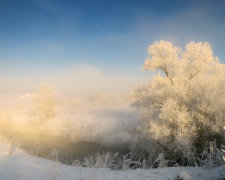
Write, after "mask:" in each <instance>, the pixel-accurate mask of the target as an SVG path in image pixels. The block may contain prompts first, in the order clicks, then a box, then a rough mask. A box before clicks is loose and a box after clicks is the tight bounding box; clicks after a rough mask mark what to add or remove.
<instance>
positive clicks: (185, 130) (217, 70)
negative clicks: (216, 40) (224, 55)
mask: <svg viewBox="0 0 225 180" xmlns="http://www.w3.org/2000/svg"><path fill="white" fill-rule="evenodd" d="M148 53H149V55H150V57H148V58H147V59H146V61H145V63H144V67H143V70H159V71H160V73H159V74H158V75H157V76H155V77H153V78H152V79H151V80H150V82H149V83H148V84H146V85H144V86H141V87H137V88H136V89H135V90H134V94H133V97H134V106H135V107H136V108H137V109H138V111H139V117H140V121H141V124H142V129H141V131H142V134H144V136H145V138H146V139H149V140H151V141H152V142H154V143H155V144H157V145H158V147H159V148H160V149H161V150H162V151H163V152H164V153H165V158H170V159H171V160H174V161H175V162H178V163H179V164H180V165H196V163H197V164H198V162H196V161H195V159H196V156H197V157H199V156H200V154H202V153H203V151H204V150H205V149H206V148H207V142H208V141H214V140H216V141H215V142H216V144H217V146H218V145H221V144H223V143H224V129H223V127H224V125H225V109H224V107H225V66H224V65H223V64H220V63H219V60H218V58H216V57H214V56H213V51H212V49H211V47H210V45H209V43H207V42H205V43H202V42H199V43H195V42H190V43H188V44H187V45H186V48H185V49H184V50H181V49H180V48H178V47H174V46H173V45H172V43H170V42H166V41H160V42H156V43H154V44H153V45H151V46H149V48H148Z"/></svg>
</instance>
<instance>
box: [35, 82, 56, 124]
mask: <svg viewBox="0 0 225 180" xmlns="http://www.w3.org/2000/svg"><path fill="white" fill-rule="evenodd" d="M55 108H56V91H55V90H54V89H53V88H52V87H51V86H50V85H49V84H47V83H42V84H40V86H39V88H38V92H37V94H36V98H35V110H34V111H35V112H34V113H35V118H37V121H38V122H39V123H42V122H44V121H46V120H48V119H50V118H52V117H54V116H55Z"/></svg>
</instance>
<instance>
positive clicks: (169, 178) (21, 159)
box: [0, 141, 225, 180]
mask: <svg viewBox="0 0 225 180" xmlns="http://www.w3.org/2000/svg"><path fill="white" fill-rule="evenodd" d="M9 147H10V145H9V144H7V143H6V142H3V141H1V142H0V180H14V179H15V180H128V179H132V180H154V179H156V180H161V179H162V180H174V179H175V178H176V177H177V176H178V175H181V176H183V177H184V179H194V180H198V179H200V180H213V179H219V178H221V177H222V174H223V173H224V172H225V166H222V167H219V168H216V169H210V170H208V169H204V168H193V167H172V168H159V169H149V170H141V169H137V170H127V171H113V170H109V169H93V168H82V167H74V166H68V165H63V164H59V163H56V162H53V161H50V160H46V159H42V158H38V157H34V156H31V155H29V154H26V153H24V152H22V151H21V150H20V149H16V150H15V151H14V152H13V153H12V154H9Z"/></svg>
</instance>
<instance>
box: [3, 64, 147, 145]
mask: <svg viewBox="0 0 225 180" xmlns="http://www.w3.org/2000/svg"><path fill="white" fill-rule="evenodd" d="M11 78H12V77H11ZM12 79H13V81H4V82H3V83H4V86H3V87H2V89H5V91H3V90H2V93H1V97H2V98H1V99H2V101H1V111H0V119H1V123H2V128H1V129H2V130H3V131H4V133H6V134H8V136H11V135H9V134H13V133H22V132H23V133H24V132H26V133H31V134H46V135H53V136H62V137H64V138H66V139H67V140H69V141H72V142H84V141H87V142H94V143H98V144H100V145H104V146H121V147H123V146H125V147H126V148H128V146H129V143H130V142H131V141H132V139H135V133H136V128H137V127H138V123H139V121H138V115H137V111H136V110H135V108H134V107H132V106H131V105H132V97H131V90H132V88H133V87H134V86H135V85H137V84H141V82H142V83H143V82H144V81H147V80H145V79H140V78H134V77H123V76H109V75H105V74H104V73H103V72H101V71H100V70H98V69H97V68H94V67H90V66H87V65H79V66H77V67H72V68H68V70H64V71H60V72H58V73H53V74H50V75H47V76H45V77H44V76H43V77H39V78H36V80H35V79H34V81H32V77H20V76H18V77H13V78H12ZM146 79H147V78H146ZM45 80H47V81H45ZM15 81H16V82H17V83H16V84H15V83H13V82H15ZM28 81H30V82H31V83H28ZM42 81H43V83H42ZM12 87H13V89H14V91H11V90H10V89H12ZM41 87H42V88H44V89H45V88H46V90H47V91H48V90H49V92H42V90H41V89H40V88H41ZM45 93H47V94H46V95H45ZM40 96H43V97H42V98H45V99H46V100H45V99H43V101H44V102H41V101H42V100H40V99H39V98H40ZM47 96H49V97H47ZM48 98H50V100H53V101H54V102H53V103H54V105H53V106H52V105H51V104H49V103H48V102H47V101H48ZM45 101H46V102H45ZM44 103H47V104H44ZM39 106H43V107H41V108H42V109H41V110H40V107H39ZM45 111H46V112H45ZM47 111H53V112H52V113H53V114H52V116H49V117H47V118H45V117H42V114H43V113H44V114H45V113H47ZM18 141H20V140H18ZM21 143H22V142H21ZM31 143H32V142H31Z"/></svg>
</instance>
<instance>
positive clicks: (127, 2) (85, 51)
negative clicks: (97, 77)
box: [0, 0, 225, 76]
mask: <svg viewBox="0 0 225 180" xmlns="http://www.w3.org/2000/svg"><path fill="white" fill-rule="evenodd" d="M224 8H225V1H224V0H211V1H208V0H202V1H200V0H195V1H191V0H189V1H182V0H177V1H169V0H168V1H166V0H157V1H156V0H155V1H151V0H64V1H62V0H0V71H1V72H0V73H1V74H15V75H16V74H25V75H30V74H35V73H36V74H44V73H49V72H51V71H56V70H58V69H62V68H67V67H70V66H74V65H76V64H86V65H89V66H93V67H97V68H99V69H101V71H103V72H104V73H106V74H124V75H132V74H134V75H137V76H142V75H141V74H142V72H141V67H142V65H143V63H144V60H145V58H146V56H147V52H146V49H147V47H148V45H149V44H152V43H154V42H155V41H157V40H161V39H163V40H168V41H171V42H173V43H174V45H177V46H181V47H184V46H185V43H187V42H188V41H191V40H194V41H208V42H209V43H210V44H211V45H212V48H213V50H214V54H215V56H218V57H219V58H220V60H221V61H223V62H225V33H224V32H225V11H224Z"/></svg>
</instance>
